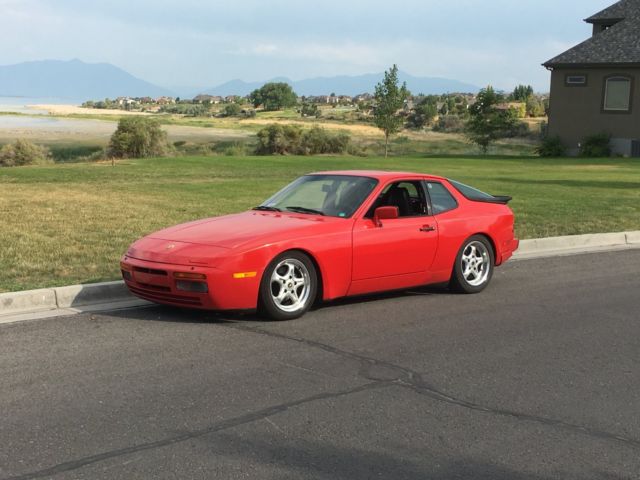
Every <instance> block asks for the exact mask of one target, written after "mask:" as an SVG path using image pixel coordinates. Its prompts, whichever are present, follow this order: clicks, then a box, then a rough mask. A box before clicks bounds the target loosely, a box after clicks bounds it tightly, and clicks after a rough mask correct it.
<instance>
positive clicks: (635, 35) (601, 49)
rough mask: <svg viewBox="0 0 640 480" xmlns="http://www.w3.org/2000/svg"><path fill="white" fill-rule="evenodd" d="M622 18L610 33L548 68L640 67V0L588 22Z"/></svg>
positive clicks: (563, 55) (619, 5)
mask: <svg viewBox="0 0 640 480" xmlns="http://www.w3.org/2000/svg"><path fill="white" fill-rule="evenodd" d="M620 18H621V19H622V20H620V21H618V22H617V23H615V24H613V25H612V26H611V27H609V28H608V29H607V30H605V31H603V32H600V33H598V34H596V35H594V36H593V37H591V38H589V39H588V40H586V41H584V42H582V43H581V44H579V45H576V46H575V47H573V48H571V49H569V50H567V51H566V52H564V53H561V54H560V55H558V56H557V57H554V58H552V59H551V60H549V61H548V62H546V63H544V66H545V67H559V66H564V65H567V66H569V65H574V66H575V65H587V66H588V65H592V66H598V65H601V66H605V65H620V64H638V65H640V0H622V1H620V2H618V3H616V4H614V5H612V6H611V7H609V8H607V9H605V10H603V11H602V12H600V13H597V14H595V15H594V16H592V17H590V18H588V19H587V20H586V21H587V22H590V23H600V22H606V21H607V20H617V19H620Z"/></svg>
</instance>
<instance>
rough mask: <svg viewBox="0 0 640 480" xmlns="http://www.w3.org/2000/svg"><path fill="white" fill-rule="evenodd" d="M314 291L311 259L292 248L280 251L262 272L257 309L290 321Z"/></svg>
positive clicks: (312, 298) (305, 308)
mask: <svg viewBox="0 0 640 480" xmlns="http://www.w3.org/2000/svg"><path fill="white" fill-rule="evenodd" d="M317 293H318V274H317V271H316V268H315V266H314V264H313V262H312V261H311V259H310V258H309V257H308V256H307V255H305V254H304V253H302V252H298V251H295V250H294V251H289V252H284V253H281V254H280V255H278V256H277V257H276V258H274V259H273V260H272V261H271V263H269V266H268V267H267V268H266V270H265V271H264V274H263V275H262V280H261V281H260V297H259V302H258V304H259V310H260V313H261V314H263V315H264V316H266V317H268V318H270V319H272V320H293V319H294V318H298V317H301V316H302V315H304V314H305V313H306V312H307V311H308V310H309V308H311V306H312V305H313V303H314V302H315V299H316V295H317ZM281 297H282V299H280V298H281ZM296 299H297V301H296Z"/></svg>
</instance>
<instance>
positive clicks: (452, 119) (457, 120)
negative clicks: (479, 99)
mask: <svg viewBox="0 0 640 480" xmlns="http://www.w3.org/2000/svg"><path fill="white" fill-rule="evenodd" d="M464 126H465V121H464V119H463V118H462V117H460V116H458V115H440V118H438V122H437V123H436V124H435V125H434V127H433V130H434V131H435V132H443V133H460V132H463V131H464Z"/></svg>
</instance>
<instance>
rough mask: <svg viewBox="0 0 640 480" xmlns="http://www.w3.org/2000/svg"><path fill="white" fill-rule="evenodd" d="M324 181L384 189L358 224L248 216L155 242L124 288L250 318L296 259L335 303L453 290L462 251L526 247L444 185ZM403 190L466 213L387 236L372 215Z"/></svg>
mask: <svg viewBox="0 0 640 480" xmlns="http://www.w3.org/2000/svg"><path fill="white" fill-rule="evenodd" d="M322 174H324V175H331V174H335V175H350V176H366V177H370V178H375V179H377V180H379V183H378V185H377V186H376V187H375V189H374V190H373V191H372V192H371V194H370V195H369V197H368V198H367V200H365V201H364V202H363V204H362V205H361V206H360V208H359V209H358V210H357V211H356V212H355V213H354V214H353V215H352V216H351V218H338V217H330V216H317V215H306V214H298V213H292V212H263V211H248V212H243V213H239V214H234V215H226V216H221V217H215V218H209V219H204V220H198V221H195V222H189V223H185V224H182V225H177V226H174V227H170V228H167V229H164V230H161V231H159V232H156V233H153V234H151V235H148V236H147V237H144V238H142V239H140V240H138V241H137V242H135V243H134V244H133V245H131V247H130V248H129V249H128V251H127V253H126V254H125V255H124V256H123V258H122V261H121V265H122V269H123V275H124V277H125V283H126V284H127V286H128V287H129V289H130V290H131V291H132V293H134V294H135V295H137V296H140V297H142V298H145V299H147V300H151V301H154V302H157V303H164V304H169V305H176V306H187V307H192V308H202V309H212V310H251V309H255V308H256V307H257V303H258V292H259V287H260V280H261V278H262V275H263V273H264V271H265V269H266V268H267V266H268V265H269V263H270V262H271V261H272V260H273V259H274V258H275V257H276V256H277V255H279V254H280V253H282V252H285V251H288V250H300V251H303V252H305V253H307V254H308V255H309V256H310V257H311V259H312V260H313V261H314V262H315V264H316V266H317V270H318V272H319V275H320V278H321V282H322V283H321V291H322V298H323V299H324V300H330V299H335V298H339V297H344V296H348V295H359V294H365V293H372V292H378V291H384V290H393V289H402V288H407V287H413V286H417V285H424V284H430V283H442V282H447V281H448V280H449V278H450V277H451V272H452V269H453V264H454V260H455V258H456V255H457V254H458V251H459V249H460V247H461V245H462V243H463V242H464V241H465V240H466V239H467V238H469V237H470V236H472V235H475V234H482V235H485V236H486V237H488V238H489V240H490V241H491V243H492V245H493V246H494V252H495V258H496V265H500V264H502V263H503V262H505V261H506V260H507V259H508V258H509V257H511V255H512V254H513V252H514V251H515V250H516V249H517V247H518V240H517V239H516V238H515V237H514V230H513V221H514V218H513V213H512V212H511V210H510V209H509V207H507V206H506V205H503V204H498V203H486V202H477V201H471V200H468V199H467V198H465V197H464V196H463V195H462V194H461V193H459V192H458V191H457V190H456V189H455V188H453V187H452V186H451V184H449V182H448V181H447V180H446V179H444V178H441V177H435V176H431V175H420V174H415V173H396V172H374V171H340V172H322ZM399 180H426V181H434V182H440V183H442V184H443V185H444V186H445V187H446V188H447V190H448V191H449V192H450V193H451V194H452V195H453V196H454V197H455V199H456V201H457V202H458V207H457V208H455V209H453V210H450V211H448V212H445V213H442V214H440V215H434V216H420V217H401V218H397V219H393V220H384V221H383V227H382V228H381V227H380V226H376V225H375V223H374V221H373V220H372V219H370V218H365V214H366V212H367V211H368V210H369V208H370V207H371V205H372V204H373V202H374V201H375V200H376V198H378V196H379V194H380V193H381V192H382V191H383V190H384V188H385V187H386V186H387V185H388V184H389V183H392V182H394V181H399ZM175 273H180V274H185V273H187V274H200V275H205V276H206V284H207V286H208V292H207V293H195V292H185V291H180V290H178V289H177V286H176V282H177V281H178V280H177V279H176V278H175ZM242 274H248V275H247V276H245V277H242V276H241V275H242ZM236 276H240V277H239V278H237V277H236Z"/></svg>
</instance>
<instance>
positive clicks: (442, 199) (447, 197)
mask: <svg viewBox="0 0 640 480" xmlns="http://www.w3.org/2000/svg"><path fill="white" fill-rule="evenodd" d="M426 186H427V192H429V198H430V199H431V209H432V211H433V214H434V215H438V214H439V213H444V212H448V211H449V210H453V209H454V208H457V207H458V202H456V199H455V198H453V195H451V194H450V193H449V190H447V189H446V188H445V186H444V185H442V184H441V183H438V182H426Z"/></svg>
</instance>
